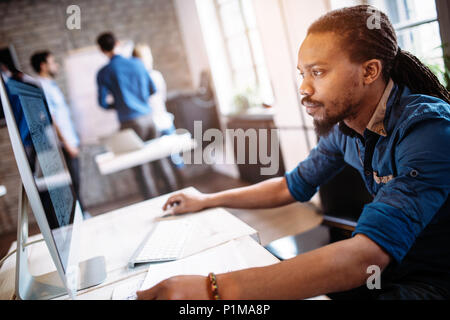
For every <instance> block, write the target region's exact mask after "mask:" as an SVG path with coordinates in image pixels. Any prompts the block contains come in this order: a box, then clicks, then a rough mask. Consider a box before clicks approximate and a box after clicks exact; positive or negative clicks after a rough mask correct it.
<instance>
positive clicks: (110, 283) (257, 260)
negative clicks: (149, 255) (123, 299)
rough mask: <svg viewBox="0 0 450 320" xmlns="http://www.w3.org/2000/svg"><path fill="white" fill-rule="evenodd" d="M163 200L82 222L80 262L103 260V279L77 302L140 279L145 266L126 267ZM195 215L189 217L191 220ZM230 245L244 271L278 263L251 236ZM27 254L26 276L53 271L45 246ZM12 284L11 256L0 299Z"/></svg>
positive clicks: (1, 277) (106, 295) (1, 276)
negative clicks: (93, 258) (243, 261)
mask: <svg viewBox="0 0 450 320" xmlns="http://www.w3.org/2000/svg"><path fill="white" fill-rule="evenodd" d="M185 191H186V192H197V191H196V190H195V189H194V188H189V189H186V190H185ZM167 197H168V195H165V196H161V197H158V198H154V199H151V200H148V201H145V202H141V203H138V204H135V205H132V206H129V207H126V208H122V209H119V210H115V211H112V212H109V213H107V214H103V215H100V216H97V217H94V218H92V219H89V220H87V221H85V222H84V226H83V229H82V243H81V248H82V250H81V260H85V259H89V258H91V257H95V256H100V255H102V256H104V257H105V259H106V269H107V270H106V271H107V278H106V280H105V282H104V283H102V284H100V285H99V286H97V287H94V288H91V289H87V290H84V291H82V292H79V294H78V298H79V299H110V298H111V295H112V292H113V290H114V288H115V287H116V286H117V285H121V284H123V283H125V282H126V281H135V280H138V279H144V277H145V275H146V271H147V269H148V267H149V265H142V266H139V267H137V268H134V269H129V268H128V267H127V263H128V260H129V258H130V256H131V255H132V253H133V252H134V250H135V249H136V248H137V246H138V244H139V243H140V242H141V241H142V239H143V237H144V235H145V234H146V233H147V232H148V228H149V226H150V225H151V224H152V223H154V218H155V217H158V216H160V215H161V214H162V210H161V207H162V205H163V204H164V202H165V200H166V199H167ZM204 213H207V214H210V215H215V214H217V215H218V216H224V215H227V214H229V213H228V212H226V211H225V210H224V209H220V208H217V209H210V210H207V211H205V212H204ZM201 214H202V213H200V214H199V215H201ZM196 215H197V214H196ZM196 215H192V217H194V216H196ZM230 216H231V214H230ZM199 217H200V216H199ZM231 217H232V218H231V220H230V221H231V222H232V223H236V221H238V223H240V224H242V226H243V227H248V226H247V225H246V224H245V223H243V222H241V221H240V220H238V219H237V218H235V217H234V216H231ZM233 219H235V220H233ZM210 221H211V220H210ZM39 238H41V235H36V236H33V237H30V239H29V241H33V240H36V239H39ZM234 242H235V246H234V247H235V248H238V250H239V251H240V252H241V255H240V256H241V257H244V258H245V260H246V261H245V263H246V264H247V265H248V267H257V266H265V265H270V264H273V263H277V262H278V259H277V258H275V257H274V256H273V255H272V254H270V253H269V252H268V251H267V250H265V249H264V248H263V247H262V246H261V245H259V244H258V243H257V242H256V241H255V240H254V239H253V238H252V237H251V236H243V237H240V238H239V239H236V240H234ZM14 248H15V244H13V246H12V247H11V250H12V249H14ZM28 250H29V262H30V272H31V273H32V274H34V275H38V274H44V273H47V272H51V271H54V270H56V268H55V267H54V265H53V262H52V260H51V259H50V255H49V253H48V250H47V247H46V245H45V243H43V242H41V243H37V244H34V245H32V246H30V247H28ZM209 250H215V249H214V248H213V249H209ZM236 263H238V262H236ZM239 263H240V265H241V264H242V261H239ZM14 283H15V256H13V257H11V258H9V259H8V260H7V261H6V262H5V263H4V265H3V266H2V267H1V269H0V299H11V298H12V297H13V294H14Z"/></svg>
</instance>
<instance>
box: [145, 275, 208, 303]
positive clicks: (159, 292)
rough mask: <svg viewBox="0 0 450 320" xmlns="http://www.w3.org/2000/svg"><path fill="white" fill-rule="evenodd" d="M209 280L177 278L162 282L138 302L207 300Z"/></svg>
mask: <svg viewBox="0 0 450 320" xmlns="http://www.w3.org/2000/svg"><path fill="white" fill-rule="evenodd" d="M208 286H209V279H208V277H203V276H177V277H172V278H170V279H167V280H164V281H162V282H160V283H159V284H157V285H156V286H154V287H153V288H150V289H148V290H145V291H138V292H137V299H138V300H209V299H211V297H210V293H209V291H208V288H209V287H208Z"/></svg>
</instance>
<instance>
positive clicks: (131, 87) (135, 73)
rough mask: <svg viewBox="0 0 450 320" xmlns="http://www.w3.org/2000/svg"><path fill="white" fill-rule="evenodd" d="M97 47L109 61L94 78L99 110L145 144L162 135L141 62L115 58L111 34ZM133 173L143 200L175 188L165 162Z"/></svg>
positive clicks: (151, 87)
mask: <svg viewBox="0 0 450 320" xmlns="http://www.w3.org/2000/svg"><path fill="white" fill-rule="evenodd" d="M97 44H98V45H99V47H100V50H101V51H102V52H103V54H105V55H106V56H107V57H108V58H109V59H110V61H109V63H108V64H107V65H106V66H104V67H103V68H102V69H100V71H99V72H98V74H97V85H98V103H99V104H100V106H101V107H103V108H105V109H114V110H116V112H117V116H118V119H119V122H120V128H121V130H124V129H133V130H134V131H135V132H136V134H137V135H138V136H139V137H140V138H141V139H142V140H144V141H147V140H150V139H154V138H157V137H159V136H160V135H161V132H160V130H159V129H158V127H157V125H156V124H155V121H154V117H153V108H152V106H151V105H150V104H149V98H150V96H151V95H153V94H154V93H155V92H156V87H155V84H154V82H153V80H152V78H151V77H150V75H149V73H148V72H147V69H146V68H145V66H144V64H143V62H142V61H140V60H139V59H134V58H125V57H123V56H121V55H118V54H116V53H115V48H116V45H117V40H116V38H115V36H114V34H112V33H111V32H105V33H102V34H101V35H99V37H98V38H97ZM108 94H111V95H112V97H113V99H114V102H113V103H112V104H110V103H108V102H107V96H108ZM133 170H134V173H135V176H136V180H137V182H138V184H139V187H140V190H141V192H142V194H143V196H144V198H146V199H147V198H152V197H155V196H158V195H160V194H163V193H167V192H171V191H174V190H176V189H177V187H178V182H177V178H176V175H175V172H174V170H173V168H172V166H171V164H170V162H169V160H168V159H160V160H157V161H153V162H151V163H150V164H149V165H142V166H140V167H137V168H134V169H133ZM158 182H159V185H158ZM160 186H162V187H160Z"/></svg>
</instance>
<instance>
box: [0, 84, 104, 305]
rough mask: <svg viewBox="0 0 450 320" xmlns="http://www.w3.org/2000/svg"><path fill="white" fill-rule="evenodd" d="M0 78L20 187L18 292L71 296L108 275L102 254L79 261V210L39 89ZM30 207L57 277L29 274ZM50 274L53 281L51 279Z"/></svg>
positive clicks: (40, 296) (32, 295) (34, 295)
mask: <svg viewBox="0 0 450 320" xmlns="http://www.w3.org/2000/svg"><path fill="white" fill-rule="evenodd" d="M0 81H1V88H0V93H1V102H2V106H3V110H4V114H5V119H6V124H7V127H8V132H9V136H10V139H11V144H12V148H13V151H14V156H15V158H16V162H17V167H18V169H19V173H20V177H21V180H22V185H23V187H22V194H21V200H20V203H19V219H18V239H17V245H18V253H17V263H16V296H17V297H18V298H20V299H48V298H53V297H56V296H60V295H64V294H69V296H71V297H72V298H74V297H75V295H76V291H77V290H78V289H82V288H86V287H90V286H92V285H95V284H98V283H101V282H102V281H103V280H104V279H105V278H106V272H105V263H104V258H103V257H96V258H93V259H90V260H88V261H85V262H83V263H82V264H80V263H79V249H80V248H79V247H80V240H81V239H80V233H81V226H82V222H83V217H82V212H81V209H80V205H79V203H78V201H77V198H76V195H75V192H74V189H73V187H72V180H71V177H70V174H69V171H68V169H67V165H66V162H65V160H64V157H63V154H62V151H61V148H60V146H59V142H58V137H57V135H56V131H55V129H54V126H53V122H52V118H51V116H50V113H49V109H48V105H47V102H46V100H45V96H44V93H43V91H42V89H40V88H38V87H35V86H33V85H31V84H27V83H23V82H19V81H15V80H11V79H10V80H8V81H7V82H6V83H5V82H4V81H3V79H1V80H0ZM29 207H31V210H32V211H33V214H34V216H35V218H36V222H37V224H38V226H39V229H40V231H41V233H42V235H43V238H44V240H45V243H46V245H47V247H48V249H49V252H50V255H51V257H52V260H53V262H54V264H55V266H56V269H57V275H59V277H57V276H56V277H55V275H53V276H52V275H51V274H49V275H44V276H41V277H33V276H32V275H31V274H29V272H28V267H27V255H26V246H24V243H25V242H26V241H27V236H28V224H27V221H28V218H27V209H28V208H29ZM51 278H53V281H55V279H56V282H55V283H49V280H48V279H51ZM58 280H60V281H58ZM50 282H51V281H50ZM58 282H59V283H58Z"/></svg>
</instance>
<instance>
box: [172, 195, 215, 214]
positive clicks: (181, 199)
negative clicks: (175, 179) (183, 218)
mask: <svg viewBox="0 0 450 320" xmlns="http://www.w3.org/2000/svg"><path fill="white" fill-rule="evenodd" d="M206 207H208V197H207V195H205V194H202V193H200V194H195V195H192V194H185V193H177V194H174V195H173V196H171V197H170V198H169V199H168V200H167V201H166V203H165V204H164V206H163V210H164V211H165V213H166V215H177V214H183V213H188V212H198V211H200V210H202V209H205V208H206Z"/></svg>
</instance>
